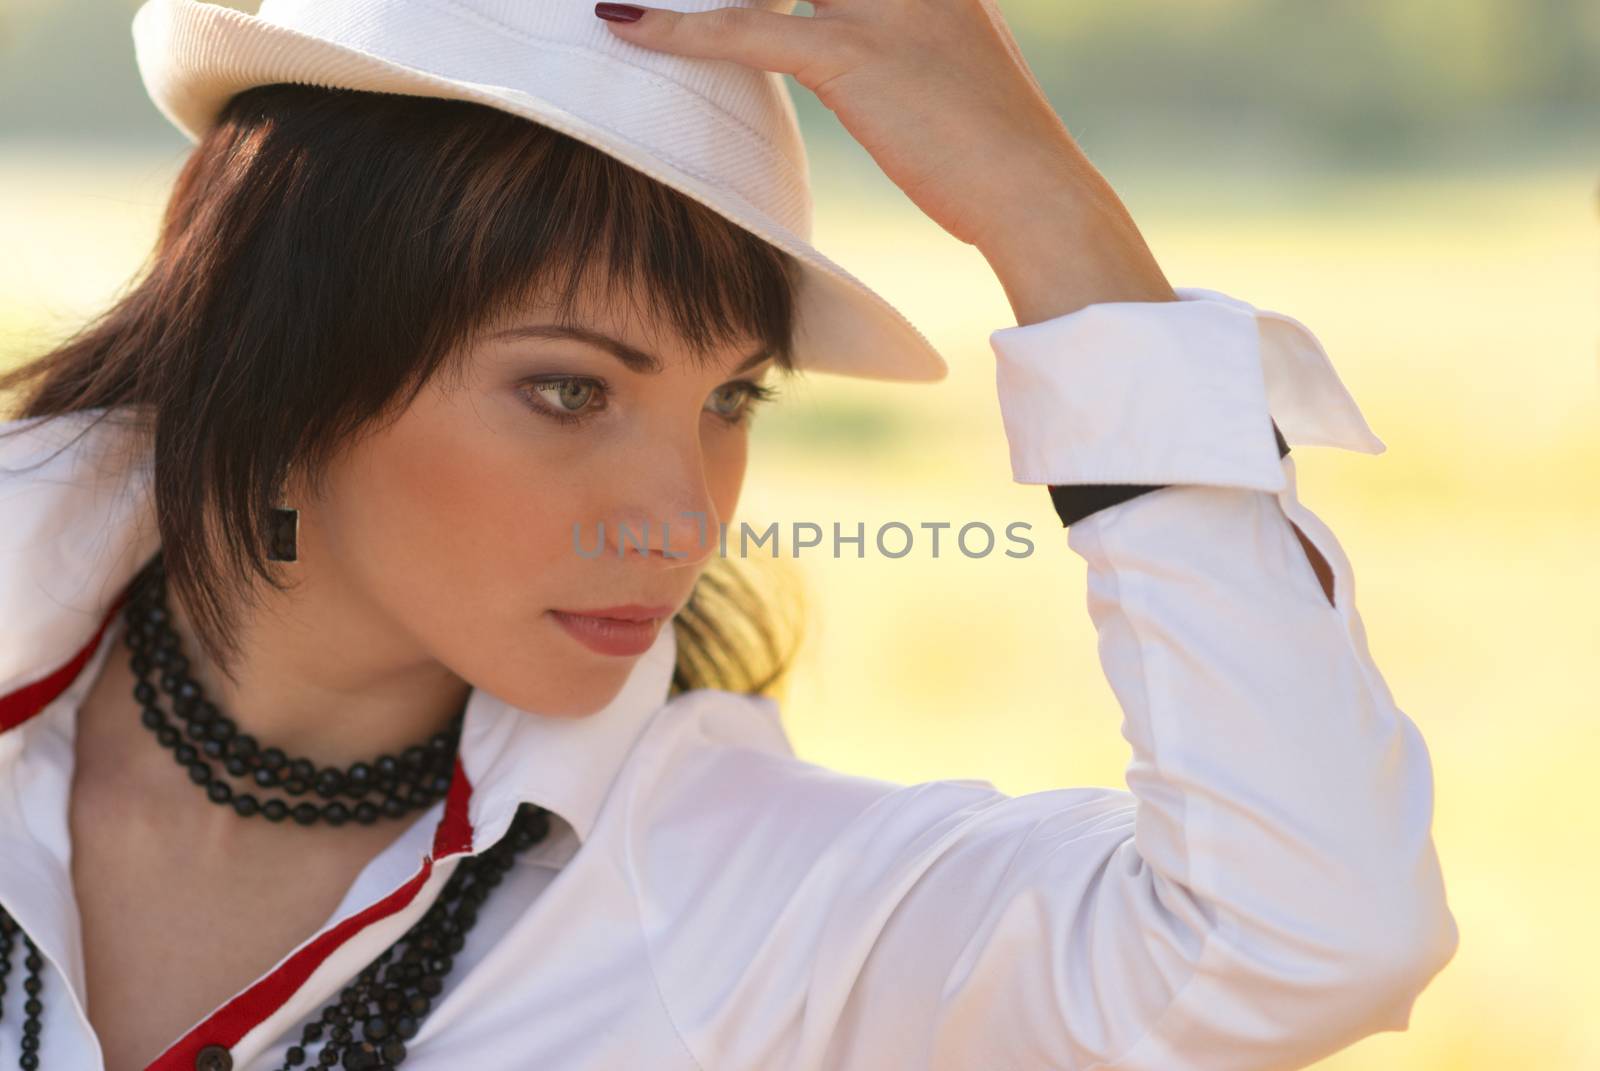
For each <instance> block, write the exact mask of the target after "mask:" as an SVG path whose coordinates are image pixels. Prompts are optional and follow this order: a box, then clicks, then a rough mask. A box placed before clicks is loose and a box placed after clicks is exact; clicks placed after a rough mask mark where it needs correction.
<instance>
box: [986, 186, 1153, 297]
mask: <svg viewBox="0 0 1600 1071" xmlns="http://www.w3.org/2000/svg"><path fill="white" fill-rule="evenodd" d="M1089 170H1090V175H1088V176H1079V177H1075V178H1072V179H1070V180H1066V181H1060V180H1058V181H1056V182H1054V183H1052V184H1050V185H1047V186H1044V187H1041V188H1040V190H1039V192H1035V193H1032V194H1029V195H1026V196H1020V197H1017V198H1015V199H1012V200H1010V201H1009V203H1010V204H1012V205H1014V206H1016V207H1015V210H1014V211H1012V212H1010V213H1008V214H1006V215H1004V216H1000V217H997V218H996V219H995V221H994V223H993V224H992V225H991V226H990V228H989V229H988V230H987V232H986V233H985V234H984V235H983V236H982V237H981V238H980V239H979V240H978V241H976V242H974V245H975V246H976V247H977V249H978V251H979V252H981V253H982V254H983V256H984V259H986V260H987V261H988V262H989V266H990V267H991V268H992V269H993V270H994V273H995V275H996V277H998V278H999V280H1000V285H1001V286H1002V287H1003V288H1004V289H1005V292H1006V297H1007V298H1008V299H1009V300H1010V302H1011V308H1012V311H1013V312H1014V313H1015V315H1016V318H1017V323H1018V324H1019V325H1021V324H1030V323H1039V322H1041V321H1043V320H1048V319H1052V318H1054V317H1057V316H1064V315H1066V314H1067V313H1070V312H1076V311H1077V310H1079V309H1082V308H1085V307H1087V306H1089V305H1094V304H1098V303H1101V302H1108V301H1176V300H1177V295H1176V294H1175V293H1174V292H1173V290H1172V286H1171V284H1169V283H1168V282H1167V278H1166V276H1165V275H1164V274H1163V273H1162V271H1161V267H1160V265H1158V264H1157V263H1156V259H1155V256H1154V255H1153V254H1152V253H1151V252H1150V248H1149V246H1148V245H1146V244H1145V241H1144V238H1143V236H1142V235H1140V233H1139V229H1138V227H1137V226H1136V225H1135V224H1134V222H1133V218H1132V216H1130V215H1129V214H1128V211H1127V209H1126V208H1124V207H1123V205H1122V202H1121V200H1119V199H1118V198H1117V195H1116V193H1115V192H1114V191H1113V190H1112V189H1111V187H1110V185H1109V184H1108V183H1107V182H1106V181H1105V179H1104V178H1103V177H1101V176H1100V174H1099V173H1098V172H1095V171H1093V169H1092V168H1091V169H1089Z"/></svg>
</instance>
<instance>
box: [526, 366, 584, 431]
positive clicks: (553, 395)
mask: <svg viewBox="0 0 1600 1071" xmlns="http://www.w3.org/2000/svg"><path fill="white" fill-rule="evenodd" d="M522 386H523V388H524V389H523V390H522V391H520V392H519V393H521V394H523V395H524V397H525V398H527V397H531V396H532V395H539V396H540V397H541V398H542V399H545V400H541V401H537V402H534V401H529V402H528V403H527V404H528V408H530V409H532V410H534V411H535V412H537V413H539V414H541V415H543V416H547V417H549V418H550V419H551V420H555V421H558V422H560V423H562V424H576V423H578V422H579V421H582V420H587V419H589V418H590V417H591V416H593V415H594V413H595V412H598V411H599V410H601V409H604V408H605V404H604V403H603V402H602V403H601V404H600V405H598V406H596V407H595V408H594V409H593V410H590V411H588V412H585V411H584V410H585V408H586V406H587V405H588V403H589V402H590V400H591V399H593V398H595V397H596V396H597V395H598V396H599V397H601V398H604V396H605V395H604V391H605V383H603V382H602V381H600V380H598V379H590V378H588V377H587V376H555V377H552V378H550V379H543V380H531V381H529V382H527V383H524V384H523V385H522Z"/></svg>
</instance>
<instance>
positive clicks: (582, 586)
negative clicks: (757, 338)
mask: <svg viewBox="0 0 1600 1071" xmlns="http://www.w3.org/2000/svg"><path fill="white" fill-rule="evenodd" d="M580 308H581V313H580V315H578V316H576V317H575V318H574V320H573V321H572V322H570V323H569V324H568V325H567V327H566V328H563V327H561V326H560V325H558V324H557V322H556V316H555V315H554V313H553V312H549V311H547V310H541V309H539V308H534V309H531V310H530V311H527V312H525V313H523V314H520V315H517V316H515V317H511V318H508V319H507V320H506V326H505V327H504V328H503V329H499V330H496V331H495V332H494V333H492V334H490V335H488V336H487V337H486V338H485V339H484V340H483V341H482V342H480V343H479V344H478V345H477V346H476V348H475V349H474V350H473V351H472V352H471V353H469V354H467V355H466V357H467V362H468V363H467V366H466V371H465V373H464V377H463V379H462V380H461V383H460V385H459V386H458V385H456V384H455V383H452V384H451V385H450V386H448V387H446V386H444V385H442V384H440V383H439V381H438V380H437V379H436V380H435V381H434V383H431V384H430V385H429V386H428V387H426V388H425V389H424V390H423V391H422V392H421V393H420V394H419V395H418V397H417V399H416V401H415V402H414V404H412V405H411V407H410V408H409V409H408V410H407V411H406V412H405V413H404V415H403V416H402V417H401V418H400V419H399V420H398V421H396V422H395V423H394V424H392V425H390V426H388V427H385V428H383V429H382V430H381V431H380V432H378V433H377V434H375V435H371V436H368V437H365V438H363V439H361V440H360V441H359V443H358V444H356V445H355V446H353V447H352V448H350V449H349V450H348V451H347V452H346V453H345V454H344V455H342V457H341V458H340V460H339V462H338V464H337V465H336V467H335V468H334V470H333V471H332V472H330V473H329V478H328V484H327V495H326V498H325V499H324V500H322V501H319V502H317V503H315V508H314V510H310V511H306V512H304V513H302V535H301V544H302V548H303V549H302V551H301V556H302V558H303V559H309V558H311V557H312V556H317V555H320V556H321V560H322V561H323V562H325V563H327V566H328V569H327V570H319V572H324V573H325V572H327V571H330V570H337V572H338V575H339V576H340V577H341V578H342V579H341V580H340V581H339V583H340V585H341V586H346V585H348V586H349V588H350V589H351V594H352V596H354V597H356V598H357V599H359V600H360V601H361V602H362V603H364V604H366V605H368V606H369V607H370V608H371V613H372V614H373V615H374V616H376V617H379V618H382V619H385V620H384V624H385V625H386V626H387V627H386V628H384V629H381V630H380V631H385V632H389V633H391V634H393V635H396V636H400V637H405V642H408V643H409V642H414V643H415V644H416V645H417V647H418V648H419V649H420V651H419V653H425V654H426V655H427V656H429V657H431V658H432V659H434V660H436V661H438V662H439V663H441V664H443V665H444V666H445V667H447V668H448V669H449V670H450V671H451V672H453V673H454V674H456V675H457V676H460V677H462V678H464V679H465V680H467V681H468V682H470V683H472V684H473V685H476V686H478V687H482V688H485V689H486V690H488V691H490V692H492V693H494V694H495V695H497V696H500V697H501V698H503V699H505V700H507V701H509V702H511V703H512V704H513V705H515V706H518V707H522V708H525V709H535V710H538V711H540V712H541V713H549V714H561V715H582V714H587V713H592V712H594V711H596V710H598V709H600V708H601V707H602V706H604V705H605V704H606V703H607V702H609V700H610V699H611V698H612V697H614V696H615V695H616V693H617V692H618V691H619V690H620V689H621V687H622V684H623V682H624V680H625V679H626V677H627V675H628V673H629V671H630V670H631V668H632V666H633V664H634V662H635V660H636V658H637V655H636V654H618V653H606V652H602V651H597V650H595V649H593V648H592V647H591V646H590V645H588V644H586V643H585V642H582V641H581V640H580V639H579V638H577V637H575V636H574V634H573V633H572V632H571V631H569V628H568V627H565V626H564V625H563V624H562V623H561V618H560V616H559V614H558V612H559V611H568V612H572V613H579V614H581V613H584V612H589V613H593V612H595V611H600V610H603V609H607V608H613V607H617V606H622V605H625V604H639V605H642V606H646V607H663V608H666V612H667V616H666V618H664V619H659V620H657V621H655V622H654V624H653V625H652V626H650V627H649V631H648V633H647V636H646V641H648V640H649V639H653V638H654V637H655V636H656V635H657V634H658V632H659V630H660V629H661V628H670V627H671V624H670V615H671V614H672V613H676V612H677V611H678V610H679V609H681V608H682V607H683V605H684V603H685V602H687V600H688V598H689V595H690V592H691V590H692V589H693V587H694V584H695V581H696V578H697V577H698V576H699V575H700V572H701V571H702V569H703V568H704V567H705V566H706V565H707V564H708V562H709V560H710V558H711V555H713V554H715V553H717V546H718V543H717V537H716V533H717V525H718V524H719V523H723V522H726V521H728V519H729V518H730V517H731V516H732V514H733V511H734V508H735V507H736V505H737V503H738V500H739V490H740V486H741V484H742V482H743V479H744V471H745V460H746V447H747V440H748V434H749V425H748V418H749V416H750V415H751V413H752V412H753V411H754V409H755V407H756V404H758V399H757V398H756V397H755V396H754V393H755V392H753V391H752V390H751V387H752V386H757V385H759V384H760V383H761V382H762V381H763V380H764V379H765V378H766V373H768V372H769V370H770V369H771V368H772V366H773V364H774V363H775V362H774V361H773V360H772V359H771V358H770V357H764V359H761V360H759V361H757V362H756V363H754V364H747V362H748V360H749V359H750V358H751V357H752V356H754V355H755V353H756V351H757V349H758V348H759V347H758V345H757V344H756V343H754V342H751V343H749V344H748V345H742V346H728V347H724V348H721V349H719V350H717V351H716V352H715V353H714V354H713V355H712V356H713V357H714V358H715V359H714V360H713V361H712V362H710V363H704V362H698V363H697V362H696V361H694V360H692V359H691V357H690V353H689V351H688V349H687V348H686V347H685V346H684V345H683V344H682V343H680V342H678V341H677V340H676V339H675V337H673V336H672V335H671V333H670V332H667V331H659V332H650V331H649V329H648V326H647V325H642V324H641V323H640V322H639V321H638V318H637V317H634V316H630V315H627V314H626V313H627V311H628V303H626V302H611V303H604V302H594V303H586V304H585V305H584V306H580ZM608 339H612V340H615V342H614V343H612V342H610V341H607V340H608ZM307 513H309V514H310V516H307ZM695 515H699V519H698V520H697V518H696V516H695ZM664 524H666V525H667V527H666V528H665V529H664V528H663V525H664ZM602 525H603V528H602ZM622 525H626V526H627V528H628V529H629V530H630V531H631V533H632V534H631V537H629V538H628V539H626V540H624V539H623V538H620V537H621V536H622V534H623V533H622V531H621V529H620V527H619V526H622ZM602 537H603V538H602ZM640 544H643V545H644V548H645V549H643V550H641V549H640V546H639V545H640ZM619 551H620V553H619ZM646 645H647V644H646Z"/></svg>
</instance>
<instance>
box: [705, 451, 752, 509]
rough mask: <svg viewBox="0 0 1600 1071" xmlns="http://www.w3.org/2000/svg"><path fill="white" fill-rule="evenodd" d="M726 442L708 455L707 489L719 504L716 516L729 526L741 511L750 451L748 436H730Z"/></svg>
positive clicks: (713, 499) (717, 504) (712, 498)
mask: <svg viewBox="0 0 1600 1071" xmlns="http://www.w3.org/2000/svg"><path fill="white" fill-rule="evenodd" d="M724 439H725V441H724V442H720V443H715V444H712V446H711V448H710V449H708V450H707V452H706V488H707V492H708V493H709V494H710V495H711V500H712V501H713V502H715V503H716V506H717V516H718V517H719V518H720V519H721V520H722V521H723V522H728V521H731V520H732V519H733V514H734V511H735V510H736V509H738V508H739V492H740V491H741V490H742V489H743V487H744V475H745V468H746V465H747V461H748V458H749V455H750V449H749V439H748V433H737V434H732V435H727V436H725V437H724Z"/></svg>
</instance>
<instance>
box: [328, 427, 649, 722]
mask: <svg viewBox="0 0 1600 1071" xmlns="http://www.w3.org/2000/svg"><path fill="white" fill-rule="evenodd" d="M598 476H599V474H598V473H594V472H590V471H586V469H585V465H584V463H583V462H582V461H581V460H577V459H572V458H563V459H562V460H561V461H560V462H559V464H557V463H552V462H550V461H549V460H547V459H545V458H543V457H541V456H540V454H539V453H538V451H536V450H533V449H530V448H529V445H528V444H527V443H526V442H525V441H519V440H518V439H517V438H516V437H515V436H511V435H506V434H504V433H503V432H502V433H496V432H495V431H494V430H493V429H492V428H491V427H489V426H486V424H485V422H484V421H482V420H479V419H477V418H475V417H474V416H472V415H471V413H470V412H469V413H466V414H457V415H456V416H455V417H454V418H451V419H447V418H446V415H445V414H440V415H439V416H437V417H435V418H433V419H428V418H427V417H425V416H424V415H422V414H418V413H412V414H408V416H407V417H406V418H404V419H403V420H402V422H401V423H400V424H397V425H396V430H395V433H394V434H392V435H389V436H386V437H385V438H383V439H382V440H381V441H379V440H374V441H372V442H371V443H370V444H369V446H368V447H364V448H363V449H362V451H361V452H360V453H359V454H358V455H356V456H354V457H352V458H351V461H350V464H349V465H347V466H346V468H345V469H344V470H343V471H342V472H341V474H340V477H339V479H338V481H337V483H336V484H335V485H334V487H333V489H332V491H333V493H332V496H331V508H330V511H329V513H328V519H327V523H326V525H325V529H326V532H325V535H326V536H327V538H328V542H329V544H330V554H331V556H332V558H333V559H334V560H335V561H336V562H337V563H338V567H339V568H340V569H343V570H348V575H355V576H359V577H361V578H362V586H363V587H365V588H366V589H367V591H368V593H369V595H370V597H371V598H372V600H373V601H374V602H375V603H377V604H378V609H379V611H380V612H381V613H382V614H383V615H384V616H386V617H388V618H389V619H390V620H391V621H392V622H394V623H395V624H397V625H398V626H399V628H400V629H401V630H402V631H403V632H407V633H409V634H410V635H411V636H412V637H413V638H414V639H415V641H416V643H417V644H418V645H419V646H420V647H421V648H422V650H423V652H424V653H425V654H426V656H428V657H431V658H433V659H435V660H437V661H439V662H442V663H444V664H445V665H446V666H448V667H449V668H450V670H451V671H452V672H454V673H455V674H457V675H458V676H460V677H462V678H464V679H466V680H468V681H470V682H472V683H473V684H475V685H477V686H479V687H483V688H486V689H488V690H489V691H491V692H493V693H494V694H496V695H498V696H501V697H502V698H504V699H506V700H508V701H510V702H512V703H513V704H515V705H517V706H521V707H524V708H527V709H538V710H541V711H546V712H549V713H572V712H582V711H583V710H586V709H589V708H591V707H593V706H598V705H599V704H600V703H603V702H604V700H605V699H606V698H607V695H608V693H610V692H614V691H615V689H616V688H617V687H619V686H620V681H621V679H622V678H623V677H624V676H625V669H624V667H621V666H619V667H617V669H616V670H615V675H616V676H617V679H616V680H613V679H611V677H612V676H613V675H614V674H613V671H612V670H610V668H609V667H600V669H599V671H598V672H596V671H595V667H593V666H590V667H587V669H586V672H584V673H582V674H580V673H578V672H577V670H578V668H579V667H578V666H576V665H574V664H573V660H572V659H571V657H570V656H571V651H570V650H566V649H565V648H564V647H563V646H562V645H563V644H564V643H565V642H567V641H566V639H565V637H564V636H561V635H559V634H558V633H557V631H556V630H557V626H556V625H555V624H554V623H553V622H552V621H550V620H549V619H548V618H546V617H544V616H543V614H544V611H545V610H546V609H548V608H549V607H551V606H559V605H564V604H570V603H571V602H572V593H573V591H574V588H575V577H576V574H575V573H574V571H573V563H574V561H575V559H576V555H575V553H574V551H573V550H572V528H573V524H574V522H575V521H577V520H580V519H581V518H584V517H588V516H592V515H594V514H595V513H596V512H597V510H596V508H595V507H594V505H593V504H592V503H591V502H590V501H589V500H588V497H587V496H588V494H589V493H590V492H589V491H588V490H587V489H589V488H593V487H596V486H601V484H600V481H599V479H598ZM585 530H586V531H587V530H588V529H587V528H586V529H585ZM563 655H565V657H563Z"/></svg>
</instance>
